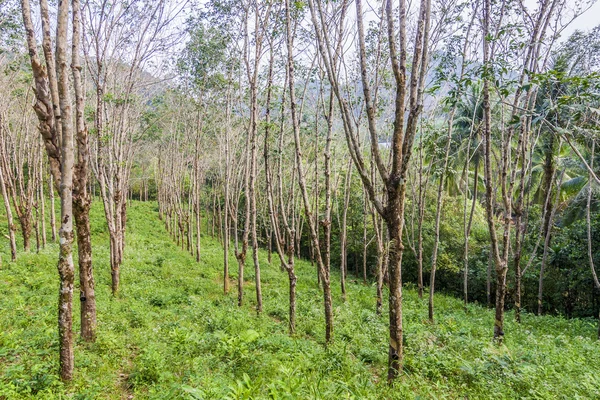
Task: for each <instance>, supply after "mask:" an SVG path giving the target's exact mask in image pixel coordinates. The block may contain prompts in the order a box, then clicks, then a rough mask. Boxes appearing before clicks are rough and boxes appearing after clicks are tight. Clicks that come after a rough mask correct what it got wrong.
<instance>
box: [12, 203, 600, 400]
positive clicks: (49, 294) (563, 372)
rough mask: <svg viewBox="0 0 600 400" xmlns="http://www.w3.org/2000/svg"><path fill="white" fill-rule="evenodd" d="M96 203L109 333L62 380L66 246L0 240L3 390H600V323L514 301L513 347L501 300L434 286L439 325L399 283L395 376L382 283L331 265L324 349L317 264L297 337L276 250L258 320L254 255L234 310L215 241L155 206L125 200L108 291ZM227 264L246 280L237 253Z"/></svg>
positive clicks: (101, 324)
mask: <svg viewBox="0 0 600 400" xmlns="http://www.w3.org/2000/svg"><path fill="white" fill-rule="evenodd" d="M92 214H93V215H92V231H93V234H94V237H93V240H94V268H95V277H96V296H97V304H98V340H97V342H96V343H94V344H86V343H83V342H80V341H77V344H76V348H75V377H74V380H73V382H71V383H69V384H63V383H62V382H60V380H59V378H58V376H57V367H58V357H57V353H58V344H57V326H56V302H57V289H58V278H57V272H56V255H57V252H58V249H57V246H56V245H54V244H52V245H48V246H47V247H46V249H45V250H44V251H42V252H41V253H40V254H35V253H33V252H32V253H29V254H23V253H21V254H19V257H18V261H17V262H16V263H11V262H8V261H7V260H8V243H6V242H7V241H3V242H2V244H1V249H0V252H1V253H2V260H3V264H2V266H1V268H0V399H11V400H12V399H17V398H40V399H53V398H57V399H59V398H60V399H64V398H72V399H96V398H99V399H120V398H123V399H127V398H136V399H138V398H139V399H146V398H151V399H177V398H182V399H205V398H206V399H224V398H232V399H250V398H257V399H259V398H274V399H320V398H323V399H341V398H356V399H369V398H371V399H384V398H394V399H404V398H408V399H412V398H423V399H429V398H439V399H457V398H461V399H462V398H469V399H476V398H481V399H491V398H494V399H513V398H538V399H553V398H564V399H577V398H579V399H591V398H600V343H599V342H598V341H596V340H594V339H595V335H596V325H595V321H592V320H566V319H563V318H557V317H535V316H533V315H528V314H525V315H524V322H523V323H522V324H521V325H518V324H516V323H514V322H513V315H512V314H511V313H508V314H507V316H506V320H507V322H506V341H505V345H504V346H502V347H497V346H495V345H493V344H492V343H491V333H492V323H493V314H492V312H491V311H490V310H488V309H485V308H482V307H479V306H476V305H470V306H469V307H468V310H467V311H466V312H465V311H464V309H463V307H462V304H461V302H460V300H458V299H454V298H450V297H446V296H443V295H437V296H436V307H437V321H436V323H435V324H434V325H431V324H429V323H428V322H427V305H426V301H420V300H419V299H418V298H417V295H416V292H415V291H414V290H411V289H407V290H406V291H405V292H404V293H405V295H404V310H405V311H404V322H405V335H406V346H405V370H404V372H403V374H402V376H401V378H399V379H398V381H397V383H396V385H395V386H394V387H392V388H388V387H387V385H386V384H385V371H386V362H387V324H386V320H387V318H386V317H385V310H384V316H382V317H379V316H377V315H376V314H375V312H374V310H375V288H374V287H373V286H369V285H362V284H358V283H351V284H349V288H348V301H347V302H346V303H342V302H341V300H340V292H339V284H338V275H337V274H335V273H334V274H333V277H332V280H333V281H334V314H335V326H334V342H333V344H332V345H330V346H329V347H327V348H325V347H324V345H323V338H324V317H323V309H322V305H321V302H322V296H321V294H320V291H319V289H318V288H317V286H316V280H315V271H314V267H311V266H310V264H308V263H305V262H302V261H298V262H297V270H298V271H297V273H298V299H297V302H298V316H297V331H298V332H297V335H296V336H295V337H293V338H292V337H289V336H288V335H287V322H286V321H287V275H286V274H285V273H283V272H282V271H281V270H280V269H279V265H278V262H275V259H276V258H275V257H274V258H273V259H274V261H273V263H272V264H271V265H268V264H267V262H266V255H265V254H262V253H261V262H262V276H263V295H264V313H263V314H262V315H260V316H257V315H256V312H255V311H254V304H255V303H254V296H255V292H254V284H253V268H252V266H251V261H250V262H249V263H248V267H247V269H246V271H247V272H246V278H247V283H246V286H245V294H246V304H245V305H244V306H243V307H242V308H238V307H237V306H236V292H235V285H232V288H234V289H233V290H232V292H231V293H230V294H229V295H228V296H225V295H223V294H222V289H221V288H222V278H221V268H222V250H221V246H220V244H219V243H218V242H217V241H216V240H214V239H213V238H210V237H203V240H202V261H201V262H200V263H199V264H198V263H196V262H195V261H194V259H193V258H192V257H191V256H190V255H189V254H187V253H186V252H184V251H181V250H180V249H178V248H177V247H176V246H175V244H174V243H173V242H172V241H171V239H170V237H169V236H168V235H167V234H166V232H165V229H164V227H163V225H162V223H161V222H160V221H159V220H158V218H157V212H156V205H155V204H151V203H138V202H133V203H132V205H131V207H130V216H129V220H128V224H129V226H128V229H129V230H128V235H127V240H126V242H127V248H126V252H125V261H124V265H123V267H122V276H121V285H122V291H121V295H120V297H119V298H118V299H113V298H111V295H110V271H109V265H108V234H107V232H106V229H105V228H104V219H103V215H102V207H101V205H100V204H99V202H96V203H95V204H94V207H93V210H92ZM0 223H1V224H2V226H1V227H0V229H2V230H0V234H2V235H3V234H4V233H5V229H6V227H5V220H4V219H2V218H0ZM231 267H232V270H233V272H234V273H233V274H232V279H235V277H236V276H235V271H236V270H237V264H236V262H235V259H234V258H233V257H232V258H231ZM78 303H79V302H78V301H75V310H74V316H75V320H76V321H77V320H78V319H79V317H78V316H79V310H78ZM78 328H79V327H78V323H77V322H76V326H75V327H74V329H75V332H77V331H78ZM76 336H77V335H76Z"/></svg>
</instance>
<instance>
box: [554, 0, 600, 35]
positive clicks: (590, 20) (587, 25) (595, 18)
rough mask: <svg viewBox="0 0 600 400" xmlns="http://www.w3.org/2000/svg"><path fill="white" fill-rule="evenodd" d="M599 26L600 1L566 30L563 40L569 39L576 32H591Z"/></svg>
mask: <svg viewBox="0 0 600 400" xmlns="http://www.w3.org/2000/svg"><path fill="white" fill-rule="evenodd" d="M598 25H600V1H596V2H595V3H594V5H593V6H592V7H591V8H590V9H589V10H587V11H586V12H585V13H583V15H580V16H579V17H578V18H577V19H575V21H573V23H572V24H571V25H570V26H568V27H567V29H565V32H564V34H563V38H565V37H569V35H570V34H571V33H573V32H575V31H576V30H581V31H589V30H590V29H592V28H594V27H596V26H598Z"/></svg>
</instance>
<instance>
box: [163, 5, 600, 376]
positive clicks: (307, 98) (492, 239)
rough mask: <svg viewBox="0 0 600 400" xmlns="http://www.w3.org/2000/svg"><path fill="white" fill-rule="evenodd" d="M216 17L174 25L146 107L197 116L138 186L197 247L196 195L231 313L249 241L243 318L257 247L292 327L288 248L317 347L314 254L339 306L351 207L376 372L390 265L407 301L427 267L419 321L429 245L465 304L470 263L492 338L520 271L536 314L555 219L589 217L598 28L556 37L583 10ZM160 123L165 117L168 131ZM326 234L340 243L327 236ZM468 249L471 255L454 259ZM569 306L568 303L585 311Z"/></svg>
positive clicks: (395, 321)
mask: <svg viewBox="0 0 600 400" xmlns="http://www.w3.org/2000/svg"><path fill="white" fill-rule="evenodd" d="M230 6H231V4H229V3H227V4H223V3H222V2H209V3H208V4H207V5H206V6H205V8H203V9H202V12H200V13H199V15H200V16H199V17H197V18H194V19H193V20H191V21H190V25H189V30H190V35H191V38H192V39H191V41H190V42H189V44H188V46H187V47H186V49H185V51H184V53H183V55H182V57H181V58H180V61H179V64H178V66H179V69H180V72H181V75H180V83H181V86H180V88H179V89H178V90H177V91H176V93H177V94H176V95H175V94H169V95H167V96H166V97H165V98H171V97H169V96H175V97H177V96H181V95H183V96H185V97H186V98H187V99H190V100H192V104H193V105H192V110H189V111H187V112H188V113H190V114H191V115H193V114H194V113H197V115H198V116H199V117H198V120H199V121H200V120H201V122H198V123H197V124H195V125H192V126H195V128H190V126H191V125H190V124H189V123H188V124H187V129H186V128H184V127H183V126H182V127H181V128H180V129H179V130H177V129H175V130H174V131H171V133H170V135H169V136H167V137H165V139H164V140H165V142H163V144H162V145H163V146H166V147H168V148H169V149H171V150H170V151H171V152H174V151H176V150H174V149H176V148H177V149H179V150H177V151H179V154H183V157H182V158H181V159H182V160H183V164H178V166H177V167H174V166H169V168H167V169H160V170H159V175H158V176H157V179H158V182H159V193H160V196H159V200H160V204H161V211H162V213H163V215H166V216H167V217H166V219H165V223H166V224H167V226H168V227H169V226H171V228H170V229H171V231H172V232H173V234H174V236H175V237H176V238H181V243H182V244H183V238H185V237H190V238H192V237H194V238H196V239H194V240H198V239H197V238H198V237H199V223H198V222H197V221H199V218H200V215H201V214H202V212H201V211H200V209H201V207H200V206H197V205H196V204H197V201H198V198H199V197H203V198H204V199H205V205H206V208H207V211H208V216H210V218H211V220H212V225H213V232H214V226H215V224H216V225H217V227H218V228H217V232H216V233H217V235H219V237H220V238H222V243H223V247H224V265H225V267H224V273H223V281H224V290H225V292H226V293H227V291H228V290H229V261H228V256H229V250H228V246H229V244H230V238H233V242H234V246H235V254H236V258H237V261H238V271H237V289H238V290H237V294H238V304H239V305H240V306H241V305H242V304H243V296H244V292H243V287H244V285H243V283H244V274H243V273H244V267H245V265H246V252H247V249H248V247H249V246H250V245H251V246H252V250H253V264H254V269H255V284H256V289H257V292H256V304H257V311H258V312H260V311H261V304H262V293H261V290H260V287H261V286H260V265H259V263H258V257H256V254H257V248H258V247H259V244H260V243H262V245H263V246H264V247H266V248H267V249H268V250H269V252H270V251H271V250H274V251H275V252H276V253H277V256H278V258H279V262H280V264H281V266H282V268H283V270H284V271H286V272H287V275H288V277H289V283H290V316H289V326H290V332H291V333H293V332H294V321H295V318H296V316H295V282H296V276H295V272H294V258H295V257H298V256H302V255H304V256H307V257H308V258H310V259H311V260H312V261H313V263H314V265H315V266H316V272H317V277H318V282H319V283H320V285H321V287H322V290H323V304H324V315H325V325H326V330H325V332H326V336H325V341H326V342H329V341H330V340H331V338H332V332H333V326H332V324H333V315H332V307H331V302H332V282H331V274H330V270H331V265H332V254H335V256H334V259H339V260H340V264H341V265H340V272H341V283H340V286H341V296H342V298H345V296H346V292H345V279H346V268H347V264H346V263H347V255H348V249H347V237H348V232H347V228H348V224H347V217H348V212H350V213H354V215H356V214H359V221H358V222H359V223H358V225H359V226H361V227H362V228H363V232H361V233H364V234H363V235H359V236H362V238H361V239H362V240H361V242H362V243H361V244H362V245H364V251H363V255H364V256H363V260H364V262H363V265H364V266H365V267H364V279H365V280H367V279H370V278H371V276H373V277H374V278H375V281H376V287H377V305H376V307H377V310H378V311H379V312H381V308H382V307H381V305H382V301H383V288H384V285H385V286H386V287H387V289H388V293H389V296H388V298H389V308H388V310H389V316H390V348H389V374H388V378H389V380H390V381H392V380H393V379H394V378H395V377H396V375H397V373H398V371H399V370H400V368H401V362H402V361H401V360H402V343H403V337H402V335H403V327H402V272H403V268H402V265H403V259H405V260H406V259H407V260H408V261H409V263H408V265H409V266H411V267H413V266H414V267H415V268H414V270H413V268H410V269H409V271H408V274H407V275H408V276H410V277H411V278H412V277H414V279H415V283H416V284H417V287H418V290H419V294H420V295H421V296H423V292H424V289H425V285H424V278H425V277H427V276H425V277H424V275H425V273H427V275H428V278H429V288H428V289H429V303H428V304H429V306H428V308H429V311H428V314H429V319H430V320H431V321H432V322H434V316H435V302H434V298H435V287H436V272H437V270H438V266H439V263H440V252H441V251H443V253H442V256H444V257H446V258H448V254H449V253H451V251H452V250H454V251H455V253H454V254H453V255H452V256H453V257H454V259H455V260H456V261H458V262H457V264H459V265H460V264H462V267H458V266H456V265H454V266H453V268H454V269H455V270H460V272H458V271H456V272H455V275H458V274H461V275H462V279H461V281H462V285H461V286H462V287H461V288H460V289H459V290H461V291H462V292H463V296H464V299H465V303H466V302H468V301H469V300H470V299H472V298H480V295H479V293H478V292H477V291H476V292H475V293H470V292H469V282H470V279H472V277H473V271H471V270H470V267H471V266H473V264H475V265H476V267H477V269H478V271H477V272H479V270H480V269H481V268H480V265H481V264H484V265H485V267H484V271H486V270H487V271H486V274H487V276H486V278H485V281H486V284H485V297H487V301H488V302H494V303H495V305H494V308H495V312H496V319H495V323H494V335H493V337H494V339H495V340H496V341H497V342H502V339H503V336H504V314H505V310H506V309H507V303H510V307H512V308H513V309H514V310H515V318H516V319H517V320H518V321H519V320H520V318H521V309H522V302H523V299H522V293H523V283H522V282H523V279H524V278H526V279H527V282H529V286H530V287H531V286H532V285H531V282H532V278H531V277H532V276H536V277H537V278H536V279H537V285H536V286H537V298H536V301H535V303H536V306H537V307H531V308H530V310H532V311H535V310H536V309H537V313H538V314H541V313H542V312H543V311H544V306H543V305H544V296H545V293H544V283H545V274H546V273H547V268H548V264H549V263H550V257H551V253H552V252H554V250H553V248H552V240H553V237H554V235H555V234H556V231H557V229H558V228H560V227H568V225H569V223H571V222H573V221H574V220H576V219H577V218H571V220H569V218H570V217H569V215H573V213H575V212H576V211H577V207H578V205H579V206H581V197H582V196H583V197H584V198H587V199H589V201H588V202H587V204H586V203H585V202H584V204H583V207H581V208H580V209H581V210H588V211H587V213H588V214H589V215H590V217H589V220H590V221H591V219H592V215H593V213H592V210H593V208H594V204H593V203H594V200H593V187H594V186H595V184H596V175H595V173H594V169H593V162H592V161H593V157H594V152H593V149H594V143H595V136H596V130H597V112H596V109H595V108H594V106H593V105H594V104H595V103H596V102H597V89H598V77H597V74H596V70H597V67H598V65H597V63H596V62H595V61H594V56H593V53H592V52H590V51H589V48H590V46H592V47H593V46H597V32H596V31H593V32H591V33H588V34H583V33H576V34H575V35H573V37H571V38H570V39H569V40H568V41H566V42H563V43H560V42H559V35H560V33H561V31H562V30H563V29H564V28H565V27H566V26H567V25H568V24H569V23H570V22H571V21H572V20H573V19H574V18H575V17H577V16H578V15H579V14H580V13H581V12H582V11H583V9H584V8H585V7H583V8H575V9H570V8H569V4H567V3H566V2H561V1H542V2H540V3H539V4H538V6H537V7H536V8H535V9H529V8H526V7H525V6H523V5H522V4H520V3H517V2H510V1H507V2H502V3H501V4H500V3H499V4H491V3H490V2H488V1H482V2H476V3H473V4H466V3H465V4H461V3H457V2H433V3H432V2H429V1H422V2H420V3H419V4H418V6H417V5H414V4H413V5H412V8H411V7H409V5H408V4H405V3H404V2H400V7H399V8H397V7H395V5H394V4H393V3H391V2H384V3H383V4H382V5H381V6H380V7H379V6H378V7H374V8H369V9H368V10H367V9H364V5H363V4H362V2H360V1H356V2H354V3H353V4H351V3H350V2H346V1H342V2H338V3H327V4H325V3H321V2H312V1H308V2H305V3H295V4H287V3H285V2H284V3H276V4H271V3H265V4H262V3H258V2H252V1H249V2H241V3H240V7H233V8H232V7H230ZM368 7H370V6H368ZM398 13H399V14H398ZM398 15H399V17H398ZM217 21H218V24H217ZM365 21H369V24H368V27H367V26H365ZM234 26H235V27H239V26H242V27H243V29H241V30H236V29H234V28H233V27H234ZM592 43H595V44H594V45H592ZM261 68H262V72H261V73H257V70H258V69H261ZM257 87H259V88H260V90H258V91H257ZM178 101H181V100H178ZM258 110H260V111H258ZM171 116H172V117H173V118H175V120H176V121H177V122H174V123H173V126H175V125H176V123H178V122H182V121H183V120H182V119H181V117H180V116H179V115H177V116H175V115H174V114H171ZM183 125H186V123H185V122H183ZM173 132H175V134H174V135H173ZM260 136H262V140H261V138H260ZM198 140H199V141H201V143H200V144H198ZM261 142H262V147H263V160H262V162H261V161H259V159H258V151H259V146H260V143H261ZM198 146H201V147H202V148H203V151H198ZM168 154H174V153H168ZM199 154H202V156H201V159H202V162H200V161H199V160H198V156H199ZM208 154H210V156H208ZM200 164H202V166H201V167H200V168H201V170H202V172H199V171H198V167H199V165H200ZM581 167H583V170H582V169H581ZM260 176H262V177H263V178H262V179H260V178H259V177H260ZM353 176H354V179H352V177H353ZM198 178H201V179H202V184H203V186H204V195H203V196H199V195H198V194H197V191H198V190H202V188H200V186H199V184H198V182H196V180H197V179H198ZM169 180H175V181H176V182H178V183H177V184H176V185H175V184H172V183H169ZM353 185H354V186H353ZM175 186H176V187H177V190H174V188H175ZM257 187H259V188H260V189H259V190H257ZM357 189H358V195H357V193H356V191H357ZM577 193H579V194H577ZM582 194H583V195H582ZM448 200H451V201H450V203H449V204H446V203H447V201H448ZM257 204H262V207H257ZM432 205H433V206H432ZM449 209H452V210H453V211H455V212H457V213H458V214H459V215H460V218H456V217H455V216H452V215H448V210H449ZM187 214H190V217H186V215H187ZM192 214H194V216H193V217H192ZM360 214H362V218H361V217H360ZM559 214H560V218H559ZM583 216H585V213H583V214H581V215H580V217H583ZM334 217H335V219H336V221H334ZM428 218H430V220H428ZM536 218H538V219H539V220H536ZM444 219H446V220H447V221H450V222H446V223H445V222H444ZM361 220H362V221H361ZM175 221H177V222H178V223H179V225H178V226H177V228H176V229H175V228H174V227H175ZM194 221H196V222H194ZM215 221H216V222H215ZM334 222H337V224H334ZM194 224H196V226H197V229H196V231H195V233H194V226H195V225H194ZM444 224H446V225H445V226H446V232H447V233H448V229H447V226H448V225H449V224H450V225H452V224H455V225H454V226H453V227H452V228H453V229H454V232H456V234H457V235H458V236H459V237H460V236H462V244H461V243H459V244H458V245H457V246H455V243H454V242H456V241H459V240H458V239H457V238H455V237H452V238H450V237H443V236H442V233H443V228H444ZM456 225H458V226H456ZM590 226H591V225H590ZM333 229H335V231H334V232H335V233H338V234H339V236H338V237H339V241H335V240H334V241H332V237H334V238H335V237H336V235H333V236H332V230H333ZM474 229H476V230H477V236H476V237H475V238H473V237H472V236H473V230H474ZM425 230H427V231H425ZM482 231H483V232H486V233H485V237H482V235H481V232H482ZM588 231H589V232H590V235H592V233H591V232H592V229H591V228H590V229H589V230H588ZM425 235H428V237H425ZM354 236H357V235H356V232H355V233H354ZM178 240H179V239H178ZM472 240H476V242H475V243H472ZM189 242H190V243H191V241H189ZM336 242H337V243H336ZM587 243H589V249H588V250H589V259H588V260H587V261H586V263H587V264H588V265H591V270H592V272H593V274H589V270H590V268H589V267H588V272H587V274H588V275H587V276H588V278H587V279H586V282H588V283H589V282H592V280H591V279H592V277H593V276H595V270H594V267H593V265H594V264H593V257H594V253H595V250H594V248H593V240H592V239H591V236H590V238H588V240H587ZM473 245H476V246H477V248H478V249H482V250H483V251H484V254H485V256H484V257H482V256H481V254H476V256H475V257H470V256H469V254H470V251H471V247H472V246H473ZM406 246H408V248H409V249H410V251H409V252H407V251H405V247H406ZM188 247H189V245H188ZM426 247H427V248H426ZM368 248H369V250H367V249H368ZM373 248H374V249H375V251H373ZM444 249H446V250H444ZM450 249H451V250H450ZM192 251H193V252H194V254H198V253H197V252H195V251H196V250H193V249H192ZM356 253H360V251H358V252H356ZM456 253H458V254H456ZM473 258H475V259H473ZM442 261H445V260H443V259H442ZM360 263H361V261H360V260H355V263H354V264H355V265H359V264H360ZM371 263H372V265H373V266H374V267H373V268H369V269H370V271H369V274H367V272H366V271H367V269H368V268H367V265H368V264H371ZM426 263H427V264H429V265H425V264H426ZM445 264H446V265H447V264H448V262H447V261H446V263H445ZM448 269H450V270H452V267H451V268H448V267H447V266H446V272H447V270H448ZM534 270H535V272H534ZM509 271H512V273H511V276H512V278H511V279H510V284H511V286H512V287H511V288H510V293H509V288H508V286H507V282H508V281H509ZM443 272H444V271H443ZM527 272H529V274H528V275H526V273H527ZM405 274H406V271H405ZM367 275H369V276H367ZM444 277H448V274H447V273H446V274H445V275H444ZM453 279H456V278H453ZM494 280H495V281H494ZM441 284H442V285H444V282H441ZM444 287H448V285H445V286H444ZM476 289H478V288H476ZM587 293H589V294H590V295H591V303H592V305H591V306H590V308H597V300H594V288H593V287H592V286H588V289H587ZM509 294H511V297H512V298H511V299H510V300H508V297H507V296H508V295H509ZM492 296H494V298H495V301H492ZM529 296H530V295H529ZM595 296H597V294H596V295H595ZM587 299H588V300H583V297H582V298H581V299H580V301H585V302H586V304H588V305H589V304H590V303H589V301H590V300H589V299H590V297H588V298H587ZM575 301H577V300H575ZM588 310H589V309H588Z"/></svg>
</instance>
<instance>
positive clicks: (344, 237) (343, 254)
mask: <svg viewBox="0 0 600 400" xmlns="http://www.w3.org/2000/svg"><path fill="white" fill-rule="evenodd" d="M351 182H352V160H350V161H349V162H348V168H347V170H346V179H345V184H344V208H343V210H342V229H341V232H340V247H341V248H340V275H341V277H340V279H341V286H342V300H343V301H346V296H347V295H346V275H347V274H348V208H349V206H350V192H351V188H350V184H351Z"/></svg>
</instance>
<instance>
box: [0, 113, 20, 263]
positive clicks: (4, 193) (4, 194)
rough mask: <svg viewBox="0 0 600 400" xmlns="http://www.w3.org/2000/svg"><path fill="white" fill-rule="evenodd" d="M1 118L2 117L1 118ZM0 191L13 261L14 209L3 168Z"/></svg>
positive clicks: (0, 173) (0, 176)
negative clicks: (0, 190)
mask: <svg viewBox="0 0 600 400" xmlns="http://www.w3.org/2000/svg"><path fill="white" fill-rule="evenodd" d="M0 117H1V116H0ZM1 129H3V127H2V121H1V120H0V130H1ZM0 189H2V199H3V200H4V209H5V210H6V222H7V223H8V240H9V242H10V258H11V260H12V261H16V259H17V242H16V239H15V224H14V222H13V215H12V209H11V207H10V199H9V197H8V192H7V190H6V182H5V181H4V174H3V172H2V166H0Z"/></svg>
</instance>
